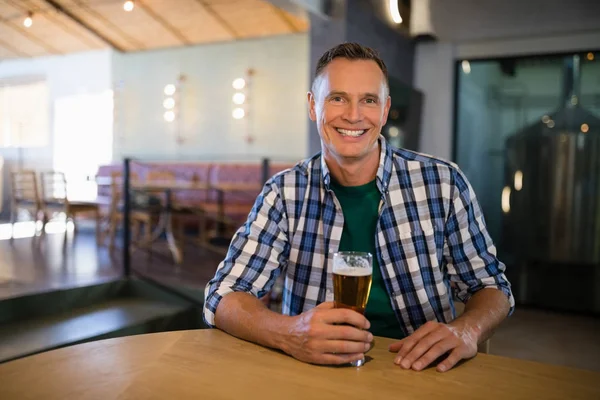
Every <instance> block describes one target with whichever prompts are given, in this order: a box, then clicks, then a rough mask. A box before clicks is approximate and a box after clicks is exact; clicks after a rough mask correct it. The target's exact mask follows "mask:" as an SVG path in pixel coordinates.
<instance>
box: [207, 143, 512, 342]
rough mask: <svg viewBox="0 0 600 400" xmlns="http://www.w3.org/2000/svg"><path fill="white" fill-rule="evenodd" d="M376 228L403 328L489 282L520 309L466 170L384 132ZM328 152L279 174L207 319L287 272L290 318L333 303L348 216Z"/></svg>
mask: <svg viewBox="0 0 600 400" xmlns="http://www.w3.org/2000/svg"><path fill="white" fill-rule="evenodd" d="M380 144H381V146H380V147H381V155H380V158H379V167H378V170H377V188H378V189H379V191H380V193H381V203H380V206H379V212H380V214H379V221H378V223H377V230H376V232H374V234H375V243H376V246H377V254H375V255H374V256H376V257H377V259H378V261H379V265H380V266H381V273H382V276H383V279H384V282H385V287H386V288H387V292H388V294H389V296H390V301H391V304H392V308H393V309H394V310H395V312H396V317H397V319H398V322H399V323H400V326H401V328H402V329H403V330H404V334H406V335H409V334H411V333H412V332H414V331H415V330H416V329H417V328H419V327H420V326H421V325H423V324H424V323H425V322H427V321H429V320H437V321H439V322H445V323H448V322H450V321H451V320H453V319H454V318H455V316H456V314H455V310H454V303H453V300H452V295H451V294H452V293H453V292H454V294H455V296H456V297H457V298H458V299H460V300H461V301H463V302H466V301H467V300H468V299H469V298H470V297H471V295H473V293H475V292H477V291H478V290H480V289H483V288H495V289H499V290H501V291H502V292H503V293H504V294H506V296H507V297H508V299H509V302H510V305H511V312H512V310H513V308H514V299H513V296H512V292H511V288H510V283H509V282H508V280H507V279H506V277H505V276H504V270H505V266H504V264H503V263H501V262H500V261H499V260H498V258H497V257H496V249H495V247H494V245H493V243H492V240H491V238H490V236H489V235H488V233H487V230H486V228H485V223H484V219H483V215H482V213H481V210H480V208H479V204H478V203H477V200H476V198H475V194H474V193H473V189H472V188H471V186H470V184H469V183H468V182H467V179H466V178H465V177H464V175H463V174H462V172H461V171H460V170H459V169H458V167H457V166H456V165H454V164H452V163H449V162H445V161H442V160H439V159H436V158H433V157H429V156H425V155H421V154H418V153H414V152H411V151H407V150H401V149H396V148H392V147H391V146H389V145H388V144H387V143H386V141H385V139H384V138H383V137H380ZM330 182H331V177H330V174H329V170H328V168H327V166H326V164H325V161H324V159H323V157H322V156H321V154H317V155H316V156H314V157H312V158H310V159H308V160H305V161H303V162H301V163H299V164H297V165H296V166H295V167H294V168H291V169H289V170H286V171H283V172H280V173H279V174H277V175H275V176H273V177H272V178H271V179H270V180H269V181H268V182H267V183H266V184H265V186H264V188H263V191H262V193H261V194H260V195H259V196H258V197H257V199H256V202H255V204H254V207H253V208H252V211H251V212H250V214H249V216H248V220H247V221H246V223H245V224H244V225H243V226H242V227H241V228H240V229H239V230H238V231H237V232H236V234H235V235H234V237H233V240H232V242H231V245H230V247H229V250H228V252H227V256H226V257H225V260H224V261H223V262H222V263H221V264H220V265H219V267H218V269H217V272H216V274H215V277H214V278H213V279H212V280H210V282H208V284H207V286H206V291H205V304H204V320H205V322H206V323H207V324H208V325H209V326H211V327H214V316H215V311H216V309H217V306H218V305H219V301H220V300H221V299H222V298H223V296H225V295H227V294H228V293H231V292H238V291H242V292H248V293H251V294H253V295H254V296H257V297H262V296H263V295H265V294H266V293H267V292H268V291H269V290H270V289H271V288H272V286H273V283H274V282H275V280H276V279H277V277H278V276H279V275H280V274H284V278H285V279H284V288H283V308H282V311H283V313H284V314H288V315H297V314H300V313H302V312H304V311H307V310H309V309H311V308H313V307H315V306H316V305H318V304H320V303H322V302H324V301H332V300H333V288H332V264H333V262H332V260H333V253H335V252H336V251H337V250H338V246H339V243H340V239H341V237H342V228H343V226H344V216H343V213H342V210H341V207H340V204H339V202H338V200H337V199H336V197H335V195H334V193H333V191H332V190H331V188H330Z"/></svg>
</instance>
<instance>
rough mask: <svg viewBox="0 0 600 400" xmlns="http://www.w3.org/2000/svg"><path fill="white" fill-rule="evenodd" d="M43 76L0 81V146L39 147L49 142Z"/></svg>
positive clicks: (46, 98)
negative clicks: (40, 77)
mask: <svg viewBox="0 0 600 400" xmlns="http://www.w3.org/2000/svg"><path fill="white" fill-rule="evenodd" d="M48 105H49V101H48V85H47V83H46V81H45V80H40V79H35V80H34V79H30V80H19V81H16V80H8V81H0V147H42V146H47V145H48V142H49V129H48V127H49V122H48V115H49V107H48Z"/></svg>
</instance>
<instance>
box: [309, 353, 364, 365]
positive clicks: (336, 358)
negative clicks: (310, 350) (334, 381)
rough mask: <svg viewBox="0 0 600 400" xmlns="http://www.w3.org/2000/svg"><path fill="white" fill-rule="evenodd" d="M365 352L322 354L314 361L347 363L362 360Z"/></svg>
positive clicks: (334, 363)
mask: <svg viewBox="0 0 600 400" xmlns="http://www.w3.org/2000/svg"><path fill="white" fill-rule="evenodd" d="M364 356H365V355H364V353H356V354H327V353H325V354H321V355H319V357H317V358H316V359H315V360H314V361H313V362H314V363H315V364H323V365H339V364H346V363H349V362H352V361H358V360H362V358H363V357H364Z"/></svg>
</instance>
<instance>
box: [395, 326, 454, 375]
mask: <svg viewBox="0 0 600 400" xmlns="http://www.w3.org/2000/svg"><path fill="white" fill-rule="evenodd" d="M449 334H450V332H449V331H447V330H446V329H445V328H443V327H441V326H440V327H438V329H436V330H434V331H433V332H431V333H429V334H428V335H426V336H424V337H422V338H421V340H419V341H418V342H417V343H416V344H415V345H414V346H413V348H412V350H411V351H410V352H408V354H407V351H406V346H404V347H402V349H401V351H400V352H399V353H398V356H397V357H396V363H400V365H401V366H402V368H405V369H408V368H411V367H412V365H413V363H414V362H415V361H417V360H418V359H419V358H421V356H422V355H423V354H425V353H426V352H427V351H429V349H431V347H432V346H433V345H435V344H436V343H437V342H439V341H441V340H443V339H445V338H447V337H448V335H449Z"/></svg>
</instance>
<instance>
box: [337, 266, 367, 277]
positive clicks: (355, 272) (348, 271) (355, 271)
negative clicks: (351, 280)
mask: <svg viewBox="0 0 600 400" xmlns="http://www.w3.org/2000/svg"><path fill="white" fill-rule="evenodd" d="M333 273H334V274H338V275H344V276H369V275H373V268H350V267H346V268H344V267H342V268H334V269H333Z"/></svg>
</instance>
